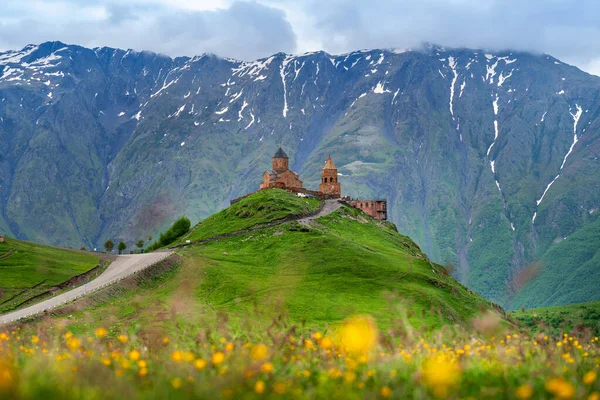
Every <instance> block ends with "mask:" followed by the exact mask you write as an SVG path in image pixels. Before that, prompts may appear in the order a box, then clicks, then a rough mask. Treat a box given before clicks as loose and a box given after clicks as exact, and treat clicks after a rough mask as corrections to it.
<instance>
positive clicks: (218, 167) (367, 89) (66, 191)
mask: <svg viewBox="0 0 600 400" xmlns="http://www.w3.org/2000/svg"><path fill="white" fill-rule="evenodd" d="M599 93H600V78H598V77H596V76H592V75H589V74H587V73H584V72H582V71H580V70H579V69H577V68H575V67H572V66H569V65H567V64H564V63H562V62H560V61H559V60H556V59H555V58H553V57H551V56H548V55H533V54H528V53H520V52H500V53H497V52H486V51H479V50H467V49H449V50H446V49H443V48H440V47H435V46H432V47H428V48H426V49H422V50H418V51H406V52H401V51H394V50H369V51H356V52H352V53H349V54H344V55H339V56H332V55H329V54H327V53H324V52H315V53H309V54H304V55H300V56H288V55H285V54H276V55H273V56H272V57H269V58H267V59H263V60H258V61H253V62H240V61H235V60H230V59H223V58H219V57H217V56H214V55H202V56H197V57H193V58H186V57H181V58H176V59H171V58H168V57H165V56H161V55H157V54H154V53H150V52H134V51H131V50H130V51H124V50H118V49H111V48H99V49H86V48H83V47H79V46H71V45H65V44H62V43H59V42H48V43H44V44H41V45H39V46H37V45H30V46H27V47H25V48H24V49H22V50H20V51H10V52H4V53H0V199H1V201H0V233H7V234H8V235H10V236H14V237H18V238H22V239H29V240H34V241H37V242H42V243H49V244H60V245H68V246H73V247H79V246H82V245H84V246H87V247H100V246H101V243H103V242H104V240H106V239H107V238H113V239H124V240H126V241H129V242H130V243H133V242H135V241H136V240H138V239H139V238H142V237H145V236H147V235H148V234H152V233H156V232H157V231H159V230H161V229H164V228H165V227H166V226H167V225H168V224H170V223H171V222H172V221H173V220H174V219H175V218H176V217H177V216H179V215H181V214H185V215H187V216H189V217H190V218H191V219H192V220H193V222H195V221H198V220H200V219H202V218H204V217H206V216H208V215H210V214H212V213H214V212H215V211H217V210H219V209H221V208H223V207H224V206H226V205H227V204H228V200H229V199H231V198H233V197H237V196H239V195H241V194H244V193H246V192H251V191H254V190H256V189H257V188H258V185H259V182H260V176H261V173H262V171H263V170H265V169H267V168H268V165H269V163H270V157H271V155H272V153H273V152H274V151H275V149H276V147H277V146H278V145H279V144H283V146H284V147H285V149H286V152H287V153H288V154H289V155H290V156H291V157H292V159H291V165H292V167H293V169H294V170H296V171H297V172H299V173H300V174H301V177H302V179H303V180H304V182H305V185H306V186H308V187H317V185H318V181H319V176H320V168H321V166H322V163H323V162H324V160H325V159H326V157H327V155H328V154H331V155H332V157H333V158H334V160H335V162H336V164H337V166H338V168H339V169H340V172H341V174H342V176H341V177H340V181H341V182H342V188H343V192H344V193H345V194H350V195H353V196H356V197H358V196H360V197H369V198H372V197H386V198H388V200H389V203H390V215H391V217H392V220H393V222H394V223H396V224H397V225H398V228H399V230H400V231H401V232H403V233H406V234H408V235H410V236H412V237H413V238H414V239H415V240H416V241H417V242H418V243H419V244H420V245H421V246H422V247H423V249H424V251H425V252H426V253H427V254H429V255H430V257H431V258H432V259H433V260H434V261H437V262H441V263H445V262H449V263H452V264H454V265H456V266H457V272H456V274H457V276H458V277H459V278H460V279H461V280H462V281H463V282H466V283H468V285H469V286H470V287H471V288H472V289H473V290H475V291H477V292H479V293H481V294H482V295H484V296H486V297H487V298H489V299H491V300H493V301H496V302H499V303H501V304H503V305H505V306H507V307H509V308H513V307H520V306H546V305H553V304H564V303H565V302H574V301H588V300H599V299H600V292H599V291H597V290H595V288H596V287H598V285H600V274H599V273H598V271H599V269H600V253H597V252H596V248H597V244H596V245H594V243H582V242H586V241H587V240H588V238H590V239H589V240H592V239H591V238H596V237H597V234H598V233H600V225H599V224H598V223H596V222H597V221H598V215H599V209H600V184H599V180H598V177H600V162H599V161H598V153H599V152H600V141H599V140H598V139H599V137H600V118H599V113H600V106H599V104H600V101H599V98H598V97H599ZM557 176H558V178H556V177H557ZM581 232H584V233H585V234H584V233H581ZM572 235H575V236H574V237H577V238H579V239H578V240H571V236H572ZM565 238H567V240H565ZM461 251H462V253H463V254H461ZM558 251H560V252H561V254H563V252H565V251H566V252H567V253H568V254H569V255H571V259H573V260H577V262H576V263H575V262H573V264H572V265H571V264H569V265H564V263H561V265H556V260H557V259H558V257H555V256H553V254H555V253H556V252H558ZM553 252H555V253H553ZM534 260H541V261H540V265H541V268H540V270H541V273H540V274H539V275H538V276H537V278H536V279H535V281H534V283H533V284H529V285H527V284H526V283H527V282H524V281H523V280H524V278H523V277H524V276H526V275H527V274H526V273H524V272H523V271H522V269H523V268H526V267H525V266H526V265H528V264H529V263H530V262H532V261H534ZM525 272H527V270H525ZM565 282H569V285H565ZM523 286H524V289H522V290H521V288H522V287H523ZM574 292H577V294H576V295H574V296H571V293H574Z"/></svg>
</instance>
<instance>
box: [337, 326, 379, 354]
mask: <svg viewBox="0 0 600 400" xmlns="http://www.w3.org/2000/svg"><path fill="white" fill-rule="evenodd" d="M377 336H378V333H377V328H376V327H375V323H374V322H373V320H372V319H371V318H369V317H354V318H351V319H349V320H346V321H345V322H344V324H343V325H342V327H341V329H340V331H339V341H340V343H341V345H342V347H343V348H344V349H345V350H346V351H348V352H350V353H355V354H361V353H367V352H369V351H370V350H371V349H372V348H373V347H374V346H375V344H376V343H377Z"/></svg>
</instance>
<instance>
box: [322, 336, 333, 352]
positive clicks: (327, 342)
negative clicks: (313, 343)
mask: <svg viewBox="0 0 600 400" xmlns="http://www.w3.org/2000/svg"><path fill="white" fill-rule="evenodd" d="M319 346H320V347H321V348H322V349H325V350H327V349H330V348H332V347H333V340H331V339H330V338H328V337H324V338H323V339H321V341H320V342H319Z"/></svg>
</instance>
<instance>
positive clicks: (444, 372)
mask: <svg viewBox="0 0 600 400" xmlns="http://www.w3.org/2000/svg"><path fill="white" fill-rule="evenodd" d="M421 373H422V379H423V382H424V383H425V385H427V386H428V387H429V388H431V389H432V390H433V392H434V394H435V396H436V397H446V396H447V393H448V389H449V388H450V387H451V386H454V385H455V384H457V383H458V382H459V380H460V377H461V371H460V368H459V367H458V365H456V364H455V363H453V362H451V361H449V360H446V359H444V358H442V357H437V358H430V359H428V360H427V361H425V363H424V364H423V367H422V370H421Z"/></svg>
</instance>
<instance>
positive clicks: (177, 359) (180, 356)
mask: <svg viewBox="0 0 600 400" xmlns="http://www.w3.org/2000/svg"><path fill="white" fill-rule="evenodd" d="M171 359H172V360H173V361H175V362H181V360H183V352H181V351H179V350H176V351H174V352H173V353H172V354H171Z"/></svg>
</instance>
